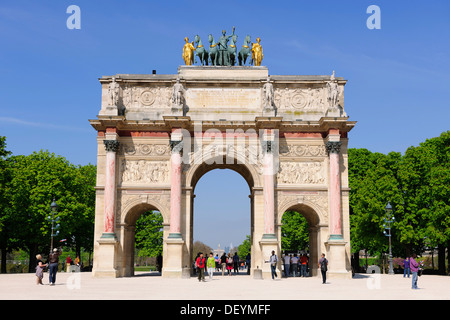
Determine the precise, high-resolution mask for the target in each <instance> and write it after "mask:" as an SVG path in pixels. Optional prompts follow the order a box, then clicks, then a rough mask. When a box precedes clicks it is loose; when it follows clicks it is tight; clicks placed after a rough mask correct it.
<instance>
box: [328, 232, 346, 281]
mask: <svg viewBox="0 0 450 320" xmlns="http://www.w3.org/2000/svg"><path fill="white" fill-rule="evenodd" d="M346 244H347V242H346V241H345V240H344V238H343V237H342V236H341V235H330V237H329V239H328V241H327V242H325V246H326V248H327V256H326V257H325V258H327V260H328V271H327V277H329V278H330V279H332V278H335V279H336V278H341V279H342V278H343V279H351V278H352V272H351V270H347V266H346V253H345V246H346Z"/></svg>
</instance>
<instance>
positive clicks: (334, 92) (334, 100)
mask: <svg viewBox="0 0 450 320" xmlns="http://www.w3.org/2000/svg"><path fill="white" fill-rule="evenodd" d="M327 90H328V102H329V105H330V108H337V107H338V105H339V94H340V90H339V85H338V82H337V80H336V77H335V72H334V71H333V74H332V75H331V77H330V81H328V82H327Z"/></svg>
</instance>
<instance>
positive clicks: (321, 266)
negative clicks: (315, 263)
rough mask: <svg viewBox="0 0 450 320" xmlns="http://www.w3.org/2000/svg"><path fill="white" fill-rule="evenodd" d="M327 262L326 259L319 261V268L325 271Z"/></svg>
mask: <svg viewBox="0 0 450 320" xmlns="http://www.w3.org/2000/svg"><path fill="white" fill-rule="evenodd" d="M327 264H328V260H327V259H323V260H322V262H321V263H320V270H322V271H327Z"/></svg>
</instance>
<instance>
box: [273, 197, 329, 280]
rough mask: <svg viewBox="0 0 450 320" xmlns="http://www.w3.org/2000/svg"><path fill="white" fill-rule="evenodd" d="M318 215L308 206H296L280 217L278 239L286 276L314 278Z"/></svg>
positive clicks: (317, 240) (316, 255)
mask: <svg viewBox="0 0 450 320" xmlns="http://www.w3.org/2000/svg"><path fill="white" fill-rule="evenodd" d="M318 227H319V216H318V214H317V213H316V211H315V210H314V209H313V208H311V207H310V206H308V205H305V204H296V205H294V206H291V207H290V208H289V209H288V210H286V211H284V213H283V215H282V217H281V228H280V239H281V251H282V253H283V255H282V259H283V260H282V265H283V274H284V276H285V277H299V276H303V277H309V276H315V275H316V273H317V270H316V268H315V265H316V261H318V251H319V248H318V244H319V243H320V242H319V239H318V237H319V232H318Z"/></svg>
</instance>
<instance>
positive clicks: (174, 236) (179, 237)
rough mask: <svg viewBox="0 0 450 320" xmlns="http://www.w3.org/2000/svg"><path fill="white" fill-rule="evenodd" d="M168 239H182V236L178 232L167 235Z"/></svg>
mask: <svg viewBox="0 0 450 320" xmlns="http://www.w3.org/2000/svg"><path fill="white" fill-rule="evenodd" d="M168 239H182V236H181V233H179V232H174V233H169V236H168ZM183 242H184V241H183Z"/></svg>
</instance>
